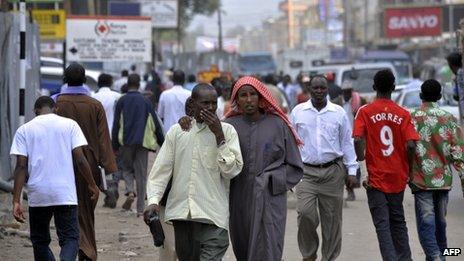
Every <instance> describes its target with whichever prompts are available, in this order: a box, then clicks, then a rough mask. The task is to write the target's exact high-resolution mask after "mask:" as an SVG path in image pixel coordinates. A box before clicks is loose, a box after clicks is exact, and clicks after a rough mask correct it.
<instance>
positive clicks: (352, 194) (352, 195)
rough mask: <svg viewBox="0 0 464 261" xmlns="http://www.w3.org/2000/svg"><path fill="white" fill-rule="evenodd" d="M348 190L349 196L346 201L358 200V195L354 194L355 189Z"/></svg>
mask: <svg viewBox="0 0 464 261" xmlns="http://www.w3.org/2000/svg"><path fill="white" fill-rule="evenodd" d="M347 191H348V196H347V197H346V201H355V200H356V195H355V194H354V191H353V190H352V189H351V190H347Z"/></svg>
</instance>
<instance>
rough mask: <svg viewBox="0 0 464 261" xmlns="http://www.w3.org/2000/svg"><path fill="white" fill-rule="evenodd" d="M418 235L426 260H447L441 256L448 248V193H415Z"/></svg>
mask: <svg viewBox="0 0 464 261" xmlns="http://www.w3.org/2000/svg"><path fill="white" fill-rule="evenodd" d="M414 202H415V207H416V221H417V233H418V234H419V240H420V243H421V245H422V249H423V250H424V252H425V256H426V260H427V261H428V260H434V261H435V260H445V258H444V257H443V256H442V255H441V254H442V253H443V250H444V249H445V248H446V247H447V242H446V207H447V205H448V191H447V190H436V191H424V190H421V191H418V192H416V193H414Z"/></svg>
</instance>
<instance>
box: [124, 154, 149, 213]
mask: <svg viewBox="0 0 464 261" xmlns="http://www.w3.org/2000/svg"><path fill="white" fill-rule="evenodd" d="M119 153H121V160H122V173H123V177H124V181H125V182H126V195H129V193H134V194H135V195H136V197H137V213H143V210H144V208H145V194H146V191H147V188H146V187H147V167H148V166H147V164H148V150H147V149H145V148H144V147H142V146H139V145H132V146H123V147H121V150H120V151H119ZM134 180H135V184H134ZM135 185H136V187H137V190H136V191H137V193H135V191H134V186H135Z"/></svg>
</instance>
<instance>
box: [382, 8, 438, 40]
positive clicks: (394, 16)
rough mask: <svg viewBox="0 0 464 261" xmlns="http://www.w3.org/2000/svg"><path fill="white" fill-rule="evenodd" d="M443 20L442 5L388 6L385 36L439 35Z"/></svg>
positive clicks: (385, 15) (385, 16)
mask: <svg viewBox="0 0 464 261" xmlns="http://www.w3.org/2000/svg"><path fill="white" fill-rule="evenodd" d="M442 20H443V19H442V11H441V8H440V7H407V8H388V9H385V13H384V32H385V37H387V38H398V37H418V36H439V35H441V33H442Z"/></svg>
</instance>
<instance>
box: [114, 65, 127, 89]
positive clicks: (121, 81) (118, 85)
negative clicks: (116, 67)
mask: <svg viewBox="0 0 464 261" xmlns="http://www.w3.org/2000/svg"><path fill="white" fill-rule="evenodd" d="M127 77H129V72H128V71H127V70H122V71H121V78H119V79H117V80H116V81H115V82H114V86H113V90H115V91H117V92H121V88H122V86H123V85H124V84H127Z"/></svg>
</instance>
